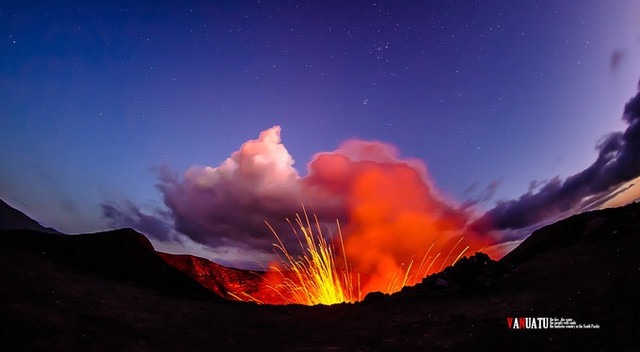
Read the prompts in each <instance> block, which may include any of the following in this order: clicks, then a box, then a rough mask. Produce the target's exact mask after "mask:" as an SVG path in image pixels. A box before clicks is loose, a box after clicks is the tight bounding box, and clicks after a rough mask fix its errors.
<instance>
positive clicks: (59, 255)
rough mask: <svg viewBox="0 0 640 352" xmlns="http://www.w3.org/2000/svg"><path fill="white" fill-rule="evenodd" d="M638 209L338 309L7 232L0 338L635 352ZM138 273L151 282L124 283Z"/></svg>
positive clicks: (136, 254)
mask: <svg viewBox="0 0 640 352" xmlns="http://www.w3.org/2000/svg"><path fill="white" fill-rule="evenodd" d="M639 208H640V205H637V204H636V205H630V206H627V207H623V208H619V209H612V210H605V211H598V212H592V213H587V214H582V215H578V216H576V217H572V218H569V219H566V220H564V221H561V222H558V223H556V224H554V225H551V226H548V227H545V228H543V229H541V230H539V231H537V232H535V233H534V234H533V235H532V236H531V237H530V240H527V241H525V242H523V244H522V246H521V247H519V249H516V250H514V252H513V254H510V255H508V256H506V257H505V258H504V259H503V260H501V261H499V262H494V261H491V260H489V259H488V258H486V257H485V256H482V255H479V256H478V255H477V256H475V257H473V258H470V259H466V260H461V261H459V263H457V264H456V266H454V267H452V268H448V269H447V270H446V271H445V272H443V273H441V274H438V275H436V276H433V277H429V278H427V279H425V280H424V282H423V283H422V284H420V285H417V286H415V287H413V288H407V289H405V290H403V291H402V292H401V293H398V294H395V295H392V296H384V295H371V296H370V297H369V298H368V299H367V300H366V301H365V302H362V303H358V304H343V305H337V306H330V307H324V306H317V307H301V306H285V307H269V306H257V305H254V304H241V303H232V302H228V303H226V304H220V302H218V300H217V299H210V298H198V297H203V296H202V295H200V294H198V293H194V291H191V289H181V288H180V287H182V285H183V284H182V283H181V282H180V281H181V279H170V278H168V279H167V276H165V275H164V274H162V273H163V271H162V270H159V269H158V268H160V267H162V265H166V264H164V263H162V264H159V263H158V262H157V261H155V259H150V257H148V256H147V254H149V255H151V254H153V253H152V252H149V251H148V249H149V248H148V243H146V244H145V241H144V240H143V239H142V238H140V237H138V236H139V235H137V234H135V235H133V234H134V232H132V231H130V232H128V231H129V230H125V231H124V232H125V233H126V234H125V235H124V236H123V237H126V240H120V239H119V241H121V242H120V243H119V244H111V243H110V242H111V239H112V237H109V236H107V237H101V238H100V239H98V240H94V239H91V238H90V237H87V240H86V241H88V242H87V243H86V244H80V242H78V243H77V244H73V245H71V246H70V248H75V249H73V250H71V249H68V248H67V249H64V250H61V249H59V248H60V247H65V246H66V247H69V246H67V244H64V243H65V242H64V241H67V240H66V239H62V238H58V237H57V236H54V237H52V238H53V239H54V240H52V241H51V242H47V243H49V244H47V245H46V246H45V245H43V244H42V242H41V241H40V240H38V241H36V242H37V243H35V244H34V243H31V242H30V241H27V240H26V238H28V237H25V236H21V235H20V233H19V232H18V233H15V232H14V233H13V234H11V233H5V234H2V235H3V236H0V295H1V297H0V298H1V302H0V311H1V312H3V315H2V316H3V317H4V318H3V322H4V323H5V324H6V325H7V326H6V327H4V328H3V329H1V330H0V341H1V343H2V344H4V346H8V347H10V348H9V349H8V350H15V349H22V350H33V349H42V348H46V349H50V350H65V351H67V350H105V351H106V350H174V351H209V350H279V351H282V350H330V349H347V350H354V349H357V350H389V349H393V350H494V351H495V350H498V351H502V350H528V351H540V350H544V351H547V350H601V351H610V350H622V351H626V350H635V349H636V348H637V346H638V343H640V338H639V335H638V334H637V326H638V325H637V323H638V314H639V312H638V306H639V305H638V302H637V296H638V295H639V294H640V292H639V287H638V286H639V282H640V281H639V277H638V273H639V271H640V269H639V268H640V261H639V256H638V250H639V244H640V221H638V209H639ZM115 233H116V234H120V232H115ZM111 234H113V232H112V233H111ZM5 235H8V237H11V239H10V240H4V241H2V240H1V238H2V237H4V236H5ZM12 236H13V237H12ZM41 236H50V235H44V234H41ZM81 237H82V236H81ZM81 237H80V238H81ZM98 237H100V236H98ZM116 237H117V238H120V237H118V236H116ZM46 241H49V240H48V239H47V240H46ZM83 241H85V240H83ZM100 241H102V242H100ZM85 245H87V246H98V247H101V248H102V249H90V248H86V247H83V246H85ZM126 248H138V249H140V250H138V249H135V250H132V251H131V252H130V251H129V250H128V249H126ZM145 248H146V250H145V251H142V249H145ZM43 250H44V252H45V253H44V254H42V251H43ZM85 251H86V252H85ZM101 252H102V253H101ZM47 253H48V254H47ZM83 253H89V254H83ZM141 253H147V254H144V255H142V256H141V257H140V255H141ZM77 257H79V258H81V259H77ZM99 258H102V259H101V260H98V259H99ZM139 258H142V259H139ZM144 258H146V259H144ZM157 259H158V260H161V259H160V258H157ZM101 261H107V262H118V261H121V262H123V263H127V264H122V265H119V266H118V265H116V267H114V266H112V265H111V264H110V265H107V268H106V269H105V266H104V265H99V264H95V263H94V262H101ZM139 261H142V262H146V263H147V264H143V263H140V262H139ZM156 264H157V265H158V266H156ZM146 265H148V266H146ZM132 267H137V268H144V270H142V269H141V271H140V275H142V274H143V272H145V273H146V272H147V271H151V272H154V273H155V274H153V275H149V277H153V278H155V279H154V280H151V282H148V281H145V280H149V279H144V275H142V277H143V278H140V276H139V275H138V274H132V273H127V271H130V270H132V269H131V268H132ZM174 273H175V272H174ZM179 274H181V273H179ZM172 276H173V274H168V277H172ZM182 277H183V278H184V276H182ZM185 279H186V278H185ZM172 280H173V281H172ZM158 281H162V282H158ZM187 286H189V284H187ZM173 287H175V288H173ZM172 288H173V289H172ZM196 291H197V290H196ZM507 317H558V318H559V317H564V318H572V319H575V320H576V321H577V322H579V323H593V324H600V326H601V329H599V330H528V331H527V330H508V329H507V322H506V318H507Z"/></svg>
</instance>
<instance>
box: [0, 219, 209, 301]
mask: <svg viewBox="0 0 640 352" xmlns="http://www.w3.org/2000/svg"><path fill="white" fill-rule="evenodd" d="M0 255H2V256H3V257H4V256H7V257H14V258H15V257H20V256H21V255H30V256H36V257H37V260H38V261H45V262H50V263H51V264H55V265H58V266H60V267H61V269H62V270H68V271H73V272H77V273H80V274H86V275H93V276H96V277H99V278H103V279H110V280H114V281H117V282H123V283H127V284H130V285H132V286H139V287H144V288H150V289H154V290H158V291H160V292H164V293H171V294H179V295H200V296H213V295H212V294H211V292H210V291H208V290H206V289H204V288H203V287H202V286H201V285H200V284H198V283H196V282H195V281H194V280H193V279H191V278H190V277H188V276H187V275H185V274H184V273H183V272H181V271H180V270H177V269H176V268H174V267H172V266H171V265H169V264H167V263H166V262H165V261H164V260H162V259H161V258H160V257H159V256H158V254H157V253H156V252H155V250H154V249H153V246H152V245H151V242H149V240H148V239H147V238H146V237H144V235H142V234H140V233H138V232H136V231H135V230H133V229H121V230H115V231H108V232H100V233H93V234H86V235H61V234H51V233H43V232H38V231H31V230H1V231H0ZM34 259H36V258H34ZM7 265H10V264H9V263H7Z"/></svg>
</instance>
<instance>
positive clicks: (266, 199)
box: [159, 126, 492, 289]
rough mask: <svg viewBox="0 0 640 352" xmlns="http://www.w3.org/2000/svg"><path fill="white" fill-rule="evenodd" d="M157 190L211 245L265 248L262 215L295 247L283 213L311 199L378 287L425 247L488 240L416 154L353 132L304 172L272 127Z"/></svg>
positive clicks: (192, 233)
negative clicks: (405, 155)
mask: <svg viewBox="0 0 640 352" xmlns="http://www.w3.org/2000/svg"><path fill="white" fill-rule="evenodd" d="M159 189H160V190H161V191H162V192H163V194H164V199H165V203H166V205H167V206H168V207H169V208H170V209H171V211H172V213H173V216H174V218H175V224H176V229H177V230H178V231H180V232H182V233H183V234H185V235H187V236H189V237H190V238H191V239H193V240H195V241H196V242H200V243H203V244H206V245H208V246H210V247H213V248H216V247H222V246H233V245H236V246H238V247H243V248H253V249H265V250H271V243H273V241H274V238H273V235H272V234H271V233H270V231H269V230H268V229H267V228H266V226H265V225H264V220H268V221H269V222H270V223H271V224H272V225H274V227H275V228H276V230H277V231H278V233H279V234H280V235H282V237H283V240H284V241H285V245H286V244H287V241H288V242H289V243H288V244H291V245H292V247H297V246H298V245H297V242H296V241H295V239H294V237H293V236H291V237H288V236H290V232H291V230H290V228H289V226H286V223H285V222H284V220H285V218H286V217H292V215H293V214H294V213H296V212H300V204H302V203H304V204H308V203H309V202H311V203H312V204H313V212H315V213H316V214H317V215H318V217H319V219H320V221H321V222H322V221H324V222H326V223H327V224H330V223H334V222H335V219H336V218H337V219H340V221H342V225H343V234H344V237H345V250H346V255H347V257H348V258H349V260H350V261H351V263H352V265H353V269H354V271H357V272H360V273H362V274H363V275H364V276H363V277H364V280H365V281H367V282H364V283H363V284H365V285H368V286H369V287H371V288H375V289H382V287H381V285H382V280H383V279H382V277H385V275H388V274H389V273H390V272H393V271H397V270H398V269H400V268H401V267H402V266H403V265H405V266H407V265H408V264H409V262H410V261H411V260H412V259H413V260H414V261H421V260H422V259H423V255H424V254H425V253H426V252H427V250H428V249H429V248H431V249H432V252H433V256H435V255H436V254H437V253H441V258H440V260H443V259H444V257H445V256H446V255H447V253H448V251H450V250H451V249H452V248H453V246H454V245H455V244H456V242H457V241H458V240H459V239H460V237H461V236H464V240H463V241H461V242H460V243H459V247H458V248H457V249H456V253H454V254H453V255H458V254H459V253H460V251H462V250H463V249H464V248H465V247H466V246H469V247H470V248H469V250H468V252H467V253H469V254H472V253H473V252H472V251H474V250H477V249H479V248H482V247H484V246H487V245H490V244H492V240H491V239H490V238H489V237H487V236H482V235H481V234H477V233H473V232H470V231H468V230H467V229H466V227H467V224H468V223H469V222H470V220H471V216H470V214H468V213H467V212H465V211H462V210H458V209H457V208H456V207H455V206H454V205H452V204H450V203H448V202H447V201H445V200H444V199H443V197H442V196H441V194H440V193H439V192H438V191H437V189H436V188H435V187H434V185H433V183H432V182H431V180H430V179H429V175H428V172H427V169H426V167H425V165H424V164H423V163H422V162H421V161H420V160H409V159H402V158H400V157H399V153H398V151H397V149H396V148H395V147H393V146H391V145H389V144H385V143H382V142H377V141H373V142H371V141H359V140H351V141H347V142H345V143H343V144H342V145H341V146H340V147H339V148H338V149H337V150H335V151H333V152H329V153H319V154H316V155H315V156H314V157H313V160H312V161H311V162H310V163H309V165H308V174H307V175H306V176H304V177H301V176H300V175H299V174H298V172H297V171H296V170H295V169H294V168H293V159H292V158H291V155H290V154H289V153H288V151H287V150H286V148H285V147H284V145H283V144H282V142H281V140H280V127H278V126H276V127H273V128H270V129H268V130H266V131H264V132H262V133H261V134H260V137H259V138H258V139H257V140H252V141H248V142H246V143H244V144H243V145H242V147H241V148H240V150H238V151H236V152H234V153H233V154H232V155H231V157H230V158H228V159H227V160H226V161H225V162H224V163H222V164H221V165H220V166H218V167H192V168H190V169H189V170H187V171H186V172H185V174H184V175H183V177H182V179H179V178H177V177H164V178H163V181H162V183H161V184H160V185H159ZM432 245H433V246H432ZM243 259H246V258H243ZM452 259H453V258H452ZM263 264H268V263H263ZM449 264H450V263H449ZM416 265H417V264H416ZM435 266H436V267H439V266H440V261H438V262H436V263H435ZM377 278H380V279H377Z"/></svg>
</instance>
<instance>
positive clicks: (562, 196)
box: [473, 92, 640, 230]
mask: <svg viewBox="0 0 640 352" xmlns="http://www.w3.org/2000/svg"><path fill="white" fill-rule="evenodd" d="M622 119H623V120H624V121H625V122H626V123H628V127H627V128H626V130H625V131H624V132H615V133H612V134H609V135H607V136H605V137H604V138H603V139H602V140H601V141H600V142H599V143H598V144H597V146H596V150H597V151H598V158H597V159H596V161H595V162H594V163H593V164H591V165H590V166H589V167H587V168H586V169H584V170H583V171H581V172H579V173H577V174H575V175H572V176H570V177H568V178H566V179H565V180H561V179H560V178H558V177H555V178H553V179H552V180H550V181H548V182H547V183H546V184H544V185H543V186H542V187H541V188H539V190H537V191H535V190H534V189H531V190H529V192H527V193H525V194H523V195H522V196H520V198H518V199H516V200H510V201H502V202H499V203H498V204H497V205H496V206H495V207H494V208H493V209H491V210H489V211H488V212H487V213H485V214H484V215H483V216H482V217H481V218H480V219H478V220H477V221H475V222H474V225H473V226H474V227H475V228H484V229H487V228H492V229H498V230H513V229H522V228H526V227H529V226H532V225H535V224H538V223H540V222H542V221H544V220H547V219H557V218H558V217H562V216H566V215H571V214H574V213H577V212H580V211H583V210H586V209H589V208H590V207H592V205H593V204H598V203H599V201H600V200H601V199H603V198H606V197H607V196H608V195H609V194H610V193H611V192H612V191H614V190H615V189H616V188H617V187H619V186H620V185H621V184H622V183H624V182H626V181H630V180H632V179H634V178H635V177H638V176H639V175H640V92H639V93H638V94H636V96H635V97H633V98H632V99H631V100H630V101H629V102H628V103H627V104H626V105H625V108H624V113H623V116H622Z"/></svg>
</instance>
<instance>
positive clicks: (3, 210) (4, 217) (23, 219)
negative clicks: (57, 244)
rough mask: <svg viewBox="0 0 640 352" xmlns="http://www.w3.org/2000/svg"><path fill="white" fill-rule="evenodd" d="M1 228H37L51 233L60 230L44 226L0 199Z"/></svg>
mask: <svg viewBox="0 0 640 352" xmlns="http://www.w3.org/2000/svg"><path fill="white" fill-rule="evenodd" d="M0 230H36V231H42V232H49V233H59V232H58V231H56V230H54V229H52V228H49V227H44V226H42V225H40V224H39V223H38V222H37V221H35V220H33V219H31V218H30V217H28V216H27V215H25V214H24V213H22V212H21V211H19V210H17V209H15V208H13V207H12V206H10V205H9V204H7V203H5V202H4V201H3V200H2V199H0Z"/></svg>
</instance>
